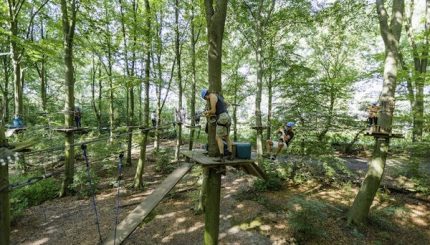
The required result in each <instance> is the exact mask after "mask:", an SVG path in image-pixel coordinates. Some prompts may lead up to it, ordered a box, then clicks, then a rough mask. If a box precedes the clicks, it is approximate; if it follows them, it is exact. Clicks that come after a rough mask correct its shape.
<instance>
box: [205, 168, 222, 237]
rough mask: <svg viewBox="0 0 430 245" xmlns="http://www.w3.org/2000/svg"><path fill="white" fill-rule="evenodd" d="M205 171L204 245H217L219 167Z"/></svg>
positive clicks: (219, 187) (219, 188) (219, 193)
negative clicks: (206, 177) (206, 173)
mask: <svg viewBox="0 0 430 245" xmlns="http://www.w3.org/2000/svg"><path fill="white" fill-rule="evenodd" d="M206 168H208V167H206ZM205 171H207V172H208V179H207V181H206V183H205V186H203V188H204V189H205V190H206V193H207V195H206V198H205V235H204V244H205V245H214V244H218V233H219V209H220V196H221V171H220V169H219V167H218V168H213V167H212V168H209V169H207V170H205Z"/></svg>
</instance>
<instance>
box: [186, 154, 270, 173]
mask: <svg viewBox="0 0 430 245" xmlns="http://www.w3.org/2000/svg"><path fill="white" fill-rule="evenodd" d="M205 152H206V151H204V150H200V149H195V150H192V151H181V154H182V155H184V156H186V157H187V158H189V159H190V160H191V161H193V162H196V163H198V164H201V165H202V166H204V167H216V166H226V165H228V166H232V167H235V168H238V169H242V170H243V171H244V172H245V173H247V174H251V175H254V176H256V177H259V178H262V179H266V178H267V177H266V174H265V173H264V171H263V170H262V169H261V168H260V167H259V166H258V165H257V164H255V159H234V160H231V161H230V160H227V159H225V162H224V163H221V162H218V161H216V160H218V159H219V158H216V157H209V156H207V155H205V154H203V153H205Z"/></svg>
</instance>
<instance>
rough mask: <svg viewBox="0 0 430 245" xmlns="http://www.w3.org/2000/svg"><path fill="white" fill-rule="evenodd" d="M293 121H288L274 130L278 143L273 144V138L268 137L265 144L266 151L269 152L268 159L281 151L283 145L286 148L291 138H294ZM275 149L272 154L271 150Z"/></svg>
mask: <svg viewBox="0 0 430 245" xmlns="http://www.w3.org/2000/svg"><path fill="white" fill-rule="evenodd" d="M294 125H295V124H294V122H288V123H286V124H285V126H284V127H280V128H279V129H278V130H276V131H275V133H276V134H277V136H278V144H277V145H274V142H273V140H271V139H268V140H267V142H266V144H267V151H268V153H269V156H270V159H271V160H275V159H276V157H277V156H278V154H279V153H280V152H281V150H282V149H283V148H284V147H285V148H287V147H288V145H289V144H290V142H291V140H292V139H293V138H294V131H293V127H294ZM274 149H276V152H275V153H274V154H273V152H272V150H274Z"/></svg>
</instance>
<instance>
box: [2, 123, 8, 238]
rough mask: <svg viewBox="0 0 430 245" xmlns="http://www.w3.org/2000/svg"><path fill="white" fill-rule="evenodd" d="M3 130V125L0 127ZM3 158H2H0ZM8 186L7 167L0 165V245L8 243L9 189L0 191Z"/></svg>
mask: <svg viewBox="0 0 430 245" xmlns="http://www.w3.org/2000/svg"><path fill="white" fill-rule="evenodd" d="M1 126H2V128H3V125H1ZM1 157H3V156H1ZM8 185H9V167H8V165H7V164H6V165H3V164H0V244H2V245H3V244H4V245H6V244H9V243H10V211H9V210H10V207H9V205H10V204H9V188H6V189H4V190H3V191H2V190H1V189H2V188H4V187H5V186H8Z"/></svg>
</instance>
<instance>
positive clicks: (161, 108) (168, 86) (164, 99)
mask: <svg viewBox="0 0 430 245" xmlns="http://www.w3.org/2000/svg"><path fill="white" fill-rule="evenodd" d="M175 65H176V57H175V59H174V60H173V64H172V68H171V69H170V78H169V83H168V85H167V92H166V95H165V96H164V98H163V102H162V103H161V106H160V111H162V110H163V107H164V103H166V99H167V95H169V92H170V86H171V85H172V80H173V73H174V72H175Z"/></svg>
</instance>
